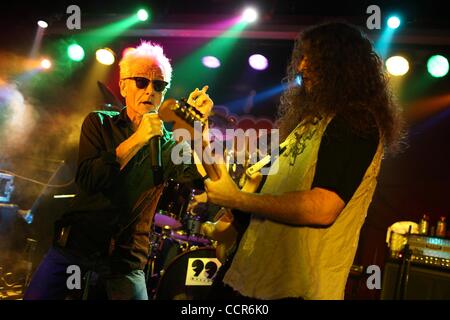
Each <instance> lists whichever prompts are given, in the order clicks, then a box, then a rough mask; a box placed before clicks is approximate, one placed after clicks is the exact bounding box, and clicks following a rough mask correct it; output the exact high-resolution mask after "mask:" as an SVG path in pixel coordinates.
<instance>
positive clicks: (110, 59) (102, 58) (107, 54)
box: [95, 48, 116, 66]
mask: <svg viewBox="0 0 450 320" xmlns="http://www.w3.org/2000/svg"><path fill="white" fill-rule="evenodd" d="M95 58H96V59H97V61H98V62H100V63H101V64H104V65H107V66H110V65H112V64H113V63H114V61H115V60H116V58H115V57H114V52H113V51H112V50H111V49H109V48H104V49H98V50H97V51H96V52H95Z"/></svg>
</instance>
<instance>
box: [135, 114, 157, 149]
mask: <svg viewBox="0 0 450 320" xmlns="http://www.w3.org/2000/svg"><path fill="white" fill-rule="evenodd" d="M135 135H136V139H137V141H139V142H140V143H141V144H148V143H149V141H150V139H152V138H153V137H156V136H159V137H160V136H162V121H161V119H160V118H159V116H158V114H157V113H146V114H144V115H143V116H142V120H141V123H140V124H139V127H138V128H137V130H136V132H135Z"/></svg>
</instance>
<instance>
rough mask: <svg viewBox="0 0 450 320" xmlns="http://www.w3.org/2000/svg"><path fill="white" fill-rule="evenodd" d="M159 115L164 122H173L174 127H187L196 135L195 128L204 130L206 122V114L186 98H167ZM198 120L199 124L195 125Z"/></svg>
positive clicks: (160, 108) (192, 134)
mask: <svg viewBox="0 0 450 320" xmlns="http://www.w3.org/2000/svg"><path fill="white" fill-rule="evenodd" d="M158 113H159V117H160V118H161V120H162V121H164V122H173V123H174V125H173V129H174V130H175V129H186V130H188V131H189V133H190V134H191V137H194V134H195V130H198V129H200V130H201V132H197V134H200V136H201V133H202V132H203V127H204V125H205V123H206V118H205V117H204V115H203V114H202V113H201V112H200V111H198V110H197V109H195V108H194V107H193V106H191V105H190V104H188V103H187V102H186V100H185V99H181V100H175V99H167V100H166V101H164V102H163V103H162V104H161V106H160V107H159V111H158ZM197 121H198V123H199V124H200V126H199V125H195V123H196V122H197Z"/></svg>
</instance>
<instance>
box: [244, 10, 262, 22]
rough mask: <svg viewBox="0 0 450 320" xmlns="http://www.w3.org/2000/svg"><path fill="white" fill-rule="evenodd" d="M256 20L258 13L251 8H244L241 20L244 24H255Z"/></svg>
mask: <svg viewBox="0 0 450 320" xmlns="http://www.w3.org/2000/svg"><path fill="white" fill-rule="evenodd" d="M256 19H258V12H256V10H255V9H253V8H246V9H245V10H244V12H242V20H243V21H245V22H255V21H256Z"/></svg>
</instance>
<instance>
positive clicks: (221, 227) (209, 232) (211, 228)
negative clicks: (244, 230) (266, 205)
mask: <svg viewBox="0 0 450 320" xmlns="http://www.w3.org/2000/svg"><path fill="white" fill-rule="evenodd" d="M159 116H160V118H161V120H163V121H164V122H172V123H173V128H174V130H175V129H185V130H187V131H188V132H189V134H190V135H191V137H196V136H198V137H203V129H204V128H205V126H206V117H204V115H202V114H201V113H200V112H199V111H198V110H196V109H195V108H194V107H192V106H190V105H189V104H187V103H186V102H185V101H183V100H182V101H177V100H175V99H168V100H166V101H164V102H163V103H162V105H161V106H160V108H159ZM196 121H198V123H199V124H201V125H200V126H198V125H197V126H195V125H194V124H195V122H196ZM198 129H200V131H201V132H199V131H197V132H196V130H198ZM178 142H179V141H178ZM284 144H285V143H284ZM195 145H196V144H195V143H194V146H195ZM197 145H200V147H197V148H195V147H194V152H195V153H196V154H197V157H200V158H201V159H202V160H206V161H202V165H203V167H204V169H205V171H206V174H207V175H208V177H209V178H210V179H211V180H213V181H215V180H218V179H219V174H218V173H217V172H216V170H215V168H214V166H213V165H211V163H212V161H211V158H210V156H209V155H208V153H207V152H206V153H204V152H203V151H204V148H206V147H207V146H208V142H205V141H203V139H202V143H200V144H199V143H197ZM282 148H284V145H283V143H282V144H281V145H280V149H282ZM205 157H206V159H205ZM271 161H272V159H271V155H267V156H265V157H264V158H262V159H261V160H260V161H258V162H257V163H255V164H253V165H252V166H250V167H248V168H247V169H246V170H245V173H244V174H243V175H242V176H241V178H240V180H239V187H240V188H241V190H242V191H244V192H255V191H256V190H257V189H258V187H259V185H260V183H261V181H262V178H263V176H262V175H261V173H260V171H261V169H262V168H264V167H265V166H266V165H268V164H269V163H270V162H271ZM233 221H234V216H233V213H232V211H231V209H229V208H221V209H220V210H219V212H218V213H217V214H216V216H215V219H214V221H213V222H206V223H204V224H203V225H202V231H203V232H204V234H205V235H206V236H208V237H209V238H211V239H213V240H216V241H217V242H218V244H217V247H216V255H217V258H218V259H219V260H221V261H222V262H224V261H225V259H226V258H227V257H228V255H229V254H230V250H231V249H233V248H234V247H235V245H236V240H237V239H238V236H239V233H238V231H237V229H236V228H235V226H234V224H233Z"/></svg>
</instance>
